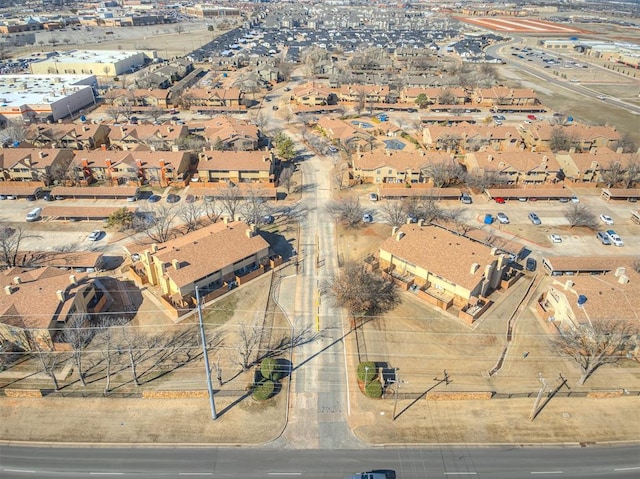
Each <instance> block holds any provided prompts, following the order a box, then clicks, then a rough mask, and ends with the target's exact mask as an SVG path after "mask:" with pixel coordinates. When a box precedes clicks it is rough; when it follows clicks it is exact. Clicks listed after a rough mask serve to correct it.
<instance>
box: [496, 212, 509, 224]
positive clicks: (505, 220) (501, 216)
mask: <svg viewBox="0 0 640 479" xmlns="http://www.w3.org/2000/svg"><path fill="white" fill-rule="evenodd" d="M496 218H498V221H499V222H500V223H501V224H503V225H508V224H509V217H508V216H507V215H505V214H504V213H497V214H496Z"/></svg>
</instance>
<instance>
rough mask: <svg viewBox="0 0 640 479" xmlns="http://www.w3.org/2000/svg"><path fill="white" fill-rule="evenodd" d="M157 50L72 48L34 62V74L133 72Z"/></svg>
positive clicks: (115, 74)
mask: <svg viewBox="0 0 640 479" xmlns="http://www.w3.org/2000/svg"><path fill="white" fill-rule="evenodd" d="M154 57H155V52H142V51H127V50H70V51H68V52H60V53H58V55H55V56H51V57H49V58H47V59H44V60H42V61H39V62H32V63H31V65H30V68H31V73H34V74H54V73H55V74H59V73H65V74H91V75H101V76H109V77H114V76H117V75H121V74H123V73H127V72H132V70H135V69H136V68H138V67H140V66H142V65H144V64H145V60H146V59H150V58H154Z"/></svg>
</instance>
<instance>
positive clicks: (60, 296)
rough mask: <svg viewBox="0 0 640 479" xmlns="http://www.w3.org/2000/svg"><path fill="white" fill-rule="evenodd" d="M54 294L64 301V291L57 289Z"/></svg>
mask: <svg viewBox="0 0 640 479" xmlns="http://www.w3.org/2000/svg"><path fill="white" fill-rule="evenodd" d="M56 296H57V297H58V299H59V300H60V301H61V302H63V303H64V301H65V295H64V291H63V290H61V289H59V290H58V291H56Z"/></svg>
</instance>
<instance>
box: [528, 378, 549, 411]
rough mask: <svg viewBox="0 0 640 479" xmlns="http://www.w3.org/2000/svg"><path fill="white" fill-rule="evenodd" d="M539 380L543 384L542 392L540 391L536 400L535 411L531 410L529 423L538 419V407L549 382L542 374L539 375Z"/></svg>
mask: <svg viewBox="0 0 640 479" xmlns="http://www.w3.org/2000/svg"><path fill="white" fill-rule="evenodd" d="M538 379H539V380H540V382H541V383H542V386H540V391H538V397H537V398H536V401H535V402H534V403H533V409H532V410H531V414H529V421H533V420H534V419H535V418H536V415H537V414H538V405H539V404H540V399H542V395H543V394H544V392H545V390H546V389H547V380H546V379H545V378H543V377H542V373H538Z"/></svg>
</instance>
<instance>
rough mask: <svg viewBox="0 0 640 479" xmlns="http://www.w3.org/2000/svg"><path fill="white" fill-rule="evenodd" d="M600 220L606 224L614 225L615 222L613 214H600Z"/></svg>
mask: <svg viewBox="0 0 640 479" xmlns="http://www.w3.org/2000/svg"><path fill="white" fill-rule="evenodd" d="M600 221H602V222H603V223H604V224H606V225H612V224H613V218H612V217H611V216H609V215H605V214H602V215H600Z"/></svg>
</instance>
